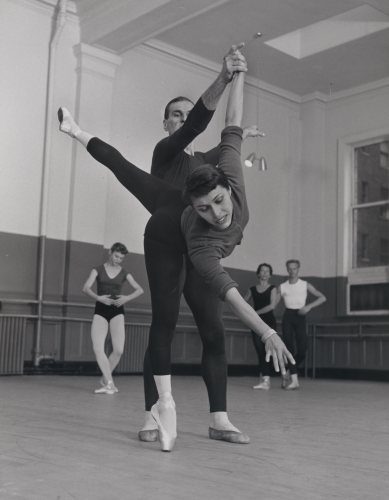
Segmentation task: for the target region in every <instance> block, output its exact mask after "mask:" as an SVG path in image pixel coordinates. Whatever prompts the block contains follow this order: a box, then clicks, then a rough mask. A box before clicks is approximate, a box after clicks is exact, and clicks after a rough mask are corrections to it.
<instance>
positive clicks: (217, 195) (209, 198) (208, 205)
mask: <svg viewBox="0 0 389 500" xmlns="http://www.w3.org/2000/svg"><path fill="white" fill-rule="evenodd" d="M192 206H193V208H194V209H195V210H196V212H197V213H198V214H199V215H200V217H202V218H203V219H205V220H206V221H207V222H209V224H212V226H216V227H219V228H220V229H226V228H227V227H229V225H230V224H231V221H232V215H233V211H234V209H233V206H232V201H231V188H228V189H226V188H225V187H223V186H216V188H215V189H213V190H212V191H210V192H209V193H208V194H206V195H204V196H200V197H199V198H194V199H193V204H192Z"/></svg>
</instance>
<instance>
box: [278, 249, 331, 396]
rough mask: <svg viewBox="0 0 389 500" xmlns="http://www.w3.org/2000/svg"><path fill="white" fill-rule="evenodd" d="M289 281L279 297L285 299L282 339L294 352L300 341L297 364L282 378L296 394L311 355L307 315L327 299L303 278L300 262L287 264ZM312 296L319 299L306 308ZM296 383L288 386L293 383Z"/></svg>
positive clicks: (290, 367) (286, 385)
mask: <svg viewBox="0 0 389 500" xmlns="http://www.w3.org/2000/svg"><path fill="white" fill-rule="evenodd" d="M286 269H287V271H288V274H289V279H288V280H287V281H285V283H282V284H281V285H280V287H279V293H280V295H281V297H282V298H283V299H284V303H285V308H286V309H285V312H284V315H283V317H282V336H283V339H284V341H285V344H286V345H287V346H288V347H289V349H290V350H291V351H292V350H294V342H295V339H296V347H297V351H296V363H295V364H293V365H289V366H288V370H287V372H286V374H285V375H283V376H282V388H283V389H286V390H289V391H291V390H296V389H298V388H299V381H298V376H297V367H298V365H299V364H300V363H301V362H302V361H304V359H305V356H306V352H307V327H306V323H305V315H306V314H307V312H309V311H310V310H311V309H313V308H314V307H317V306H319V305H320V304H322V303H323V302H325V301H326V300H327V299H326V298H325V296H324V295H323V294H322V293H321V292H319V290H316V288H315V287H314V286H313V285H311V284H310V283H308V282H307V281H304V280H301V279H300V278H299V270H300V261H299V260H296V259H291V260H288V261H287V262H286ZM308 292H310V293H311V294H312V295H314V296H315V297H318V298H317V299H316V300H315V301H313V302H311V303H310V304H306V301H307V295H308ZM290 379H292V382H291V383H289V384H288V382H289V380H290Z"/></svg>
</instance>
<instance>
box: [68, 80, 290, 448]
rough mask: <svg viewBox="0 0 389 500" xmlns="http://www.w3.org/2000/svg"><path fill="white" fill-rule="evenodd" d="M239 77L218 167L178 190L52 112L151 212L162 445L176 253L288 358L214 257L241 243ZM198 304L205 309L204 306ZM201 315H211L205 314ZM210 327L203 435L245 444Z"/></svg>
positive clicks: (171, 415)
mask: <svg viewBox="0 0 389 500" xmlns="http://www.w3.org/2000/svg"><path fill="white" fill-rule="evenodd" d="M243 79H244V74H243V73H238V74H237V75H236V76H235V78H234V81H233V84H232V87H231V92H230V96H229V100H228V105H227V116H226V128H225V129H224V130H223V132H222V140H221V144H220V150H221V153H220V162H219V168H216V167H213V166H209V165H202V166H200V167H197V168H196V169H195V170H194V171H193V172H192V174H191V175H190V176H189V178H188V180H187V182H186V185H185V188H184V191H183V192H181V190H180V189H178V188H176V187H174V186H172V185H170V184H168V183H166V182H164V181H162V180H161V179H158V178H156V177H153V176H151V175H150V174H148V173H146V172H144V171H143V170H140V169H138V168H137V167H135V165H133V164H131V163H130V162H128V161H127V160H125V159H124V158H123V157H122V156H121V155H120V153H119V152H118V151H117V150H115V149H114V148H112V147H111V146H109V145H108V144H106V143H104V142H102V141H101V140H100V139H98V138H96V137H93V136H92V135H90V134H88V133H86V132H83V131H81V130H80V128H79V127H78V126H77V125H76V124H75V123H74V121H73V119H72V117H71V116H70V114H69V112H68V111H67V110H66V109H64V108H61V109H60V110H59V119H60V122H61V124H60V130H62V131H63V132H66V133H68V134H69V135H70V136H72V137H75V138H77V140H78V141H79V142H81V144H83V145H84V146H85V147H86V148H87V150H88V152H89V153H90V154H91V155H92V156H93V157H94V158H95V159H96V160H97V161H99V162H100V163H102V164H104V165H105V166H107V167H108V168H109V169H110V170H111V171H112V172H113V173H114V175H115V176H116V177H117V179H118V180H119V181H120V182H121V183H122V184H123V185H124V186H125V187H126V188H127V189H128V190H129V191H130V192H131V193H132V194H133V195H134V196H136V198H137V199H138V200H139V201H140V202H141V203H142V204H143V205H144V207H145V208H146V209H147V210H148V211H149V212H150V213H151V214H152V216H151V218H150V219H149V221H148V223H147V226H146V229H145V243H144V245H145V260H146V268H147V273H148V278H149V284H150V291H151V298H152V307H153V319H152V325H151V328H150V337H149V354H150V362H151V368H152V372H153V374H154V380H155V383H156V386H157V390H158V395H159V399H158V402H157V403H156V404H155V405H154V406H153V407H152V409H151V414H152V416H153V418H154V419H155V421H156V422H157V424H158V430H159V439H160V442H161V447H162V450H163V451H170V450H171V449H172V448H173V446H174V443H175V439H176V436H177V433H176V411H175V404H174V400H173V397H172V392H171V375H170V350H171V349H170V344H171V341H172V339H173V334H174V328H175V325H176V322H177V318H178V312H179V306H180V292H179V278H180V274H181V269H182V264H183V255H184V254H186V253H188V254H189V257H190V259H191V261H192V263H193V265H194V267H195V269H196V271H197V272H198V274H199V276H201V277H202V279H203V280H204V281H205V282H206V284H207V285H208V286H209V287H210V290H211V291H212V293H213V294H214V295H217V296H218V297H219V298H220V299H222V300H225V301H226V302H228V304H229V305H230V307H231V309H232V310H233V311H234V312H235V313H236V314H237V316H238V317H239V318H240V319H241V320H242V321H244V322H245V323H246V324H247V325H248V326H249V327H250V328H251V329H252V330H254V331H255V332H257V334H258V335H260V336H261V337H262V340H263V341H264V342H266V349H267V359H269V358H270V356H273V362H274V365H275V368H276V370H277V371H278V370H279V366H280V367H281V371H282V372H283V373H284V372H285V366H284V361H285V360H286V359H288V360H289V361H290V362H291V363H293V362H294V360H293V357H292V355H291V354H290V353H289V352H288V351H287V349H286V347H285V345H284V344H283V342H282V341H281V339H280V338H279V337H278V336H277V335H276V332H275V331H274V330H272V329H269V327H268V326H267V325H266V324H265V323H264V322H263V321H262V320H261V319H260V318H259V317H258V315H257V314H256V313H255V311H254V310H253V309H252V308H251V307H250V306H249V305H248V304H247V303H246V302H245V301H244V300H243V298H242V296H241V295H240V294H239V292H238V291H237V289H236V287H237V284H236V283H235V282H234V281H233V280H232V279H231V278H230V276H229V275H228V273H227V272H226V271H225V270H224V269H223V267H222V266H221V265H220V259H221V258H223V257H226V256H228V255H230V254H231V252H232V251H233V250H234V248H235V246H236V245H237V244H239V243H240V242H241V240H242V237H243V234H242V230H243V228H244V227H245V226H246V224H247V221H248V209H247V202H246V196H245V190H244V182H243V173H242V167H241V162H240V145H241V139H242V129H241V128H240V122H241V118H242V112H243ZM188 203H189V206H188ZM191 282H192V281H191ZM192 283H193V282H192ZM192 291H193V296H192V297H191V298H192V300H193V302H192V301H190V303H189V306H190V308H191V309H192V311H193V315H194V317H195V320H196V322H197V321H198V319H199V317H200V316H201V313H202V312H203V311H202V310H201V309H200V308H199V307H197V308H196V307H193V308H192V306H193V303H194V302H195V301H196V298H198V299H199V300H200V303H201V301H202V297H201V296H200V297H194V295H196V294H195V291H194V290H192ZM202 305H203V307H205V308H206V307H207V304H202ZM218 313H219V312H218V311H216V313H214V314H216V315H217V314H218ZM208 316H210V317H211V315H210V314H208ZM199 330H200V328H199ZM211 332H212V334H213V338H206V337H205V336H204V335H205V333H204V331H203V333H202V334H203V336H204V337H203V338H202V340H203V345H204V346H208V349H207V355H206V356H205V359H204V356H203V364H202V368H203V377H204V380H205V381H206V385H207V389H208V394H209V397H210V399H212V398H215V399H216V400H218V401H217V402H216V403H215V402H213V403H211V408H212V405H214V406H213V407H214V408H217V410H215V411H214V412H211V427H210V429H209V435H210V437H211V439H222V440H225V441H229V442H238V443H248V442H249V438H248V436H246V435H244V434H242V433H241V432H240V431H239V430H238V429H236V427H234V426H233V425H232V424H231V423H230V422H229V420H228V416H227V412H226V408H225V405H226V403H225V400H224V401H223V399H224V398H225V385H226V384H225V381H226V375H227V374H226V369H225V368H226V364H224V361H223V359H225V343H224V331H216V334H217V335H215V329H212V330H211ZM215 337H216V338H215ZM219 365H221V366H222V370H220V366H219ZM221 372H222V373H221ZM218 405H219V406H218ZM222 405H223V406H222Z"/></svg>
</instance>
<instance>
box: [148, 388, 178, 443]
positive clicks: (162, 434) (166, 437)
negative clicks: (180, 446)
mask: <svg viewBox="0 0 389 500" xmlns="http://www.w3.org/2000/svg"><path fill="white" fill-rule="evenodd" d="M164 409H166V410H171V409H172V410H174V414H175V413H176V405H175V403H174V400H173V398H171V399H169V400H168V401H160V400H158V401H157V402H156V403H155V405H154V406H152V407H151V416H152V417H153V419H154V420H155V421H156V422H157V425H158V431H159V432H158V437H159V442H160V443H161V450H162V451H172V449H173V448H174V444H175V442H176V438H177V431H176V430H175V431H174V434H173V435H171V434H169V433H168V432H167V431H166V429H165V428H164V427H163V425H162V423H161V419H160V417H159V414H160V413H162V412H163V410H164Z"/></svg>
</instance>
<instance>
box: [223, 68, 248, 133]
mask: <svg viewBox="0 0 389 500" xmlns="http://www.w3.org/2000/svg"><path fill="white" fill-rule="evenodd" d="M243 86H244V73H236V74H235V76H234V79H233V81H232V84H231V90H230V94H229V96H228V101H227V110H226V127H230V126H232V125H235V126H236V127H240V124H241V122H242V116H243Z"/></svg>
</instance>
